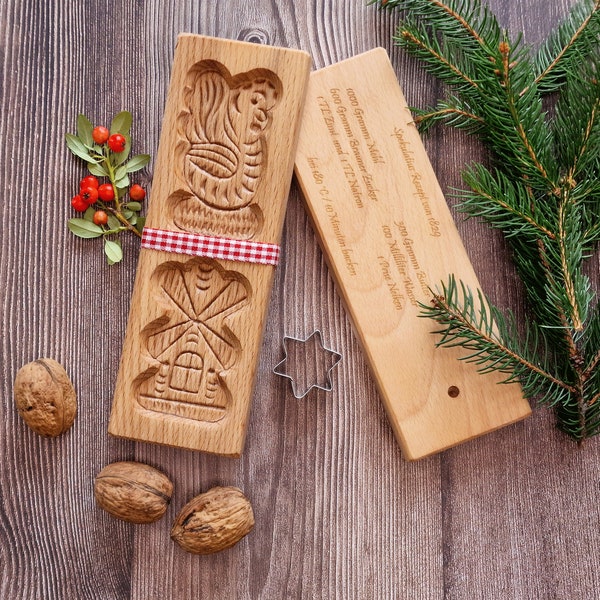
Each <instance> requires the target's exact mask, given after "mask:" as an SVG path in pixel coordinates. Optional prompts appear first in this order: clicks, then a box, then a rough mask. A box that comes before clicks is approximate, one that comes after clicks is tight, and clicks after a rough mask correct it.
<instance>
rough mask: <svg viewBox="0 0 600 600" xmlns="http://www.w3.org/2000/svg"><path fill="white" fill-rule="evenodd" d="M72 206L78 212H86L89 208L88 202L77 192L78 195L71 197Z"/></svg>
mask: <svg viewBox="0 0 600 600" xmlns="http://www.w3.org/2000/svg"><path fill="white" fill-rule="evenodd" d="M71 206H72V207H73V208H74V209H75V210H76V211H77V212H85V211H86V210H87V207H88V204H87V202H86V201H85V200H84V199H83V198H82V197H81V196H80V195H79V194H77V196H73V197H72V198H71Z"/></svg>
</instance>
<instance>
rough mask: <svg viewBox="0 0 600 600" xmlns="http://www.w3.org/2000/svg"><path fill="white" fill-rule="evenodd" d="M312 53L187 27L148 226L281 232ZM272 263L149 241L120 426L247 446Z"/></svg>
mask: <svg viewBox="0 0 600 600" xmlns="http://www.w3.org/2000/svg"><path fill="white" fill-rule="evenodd" d="M309 69H310V57H309V56H308V54H306V53H304V52H300V51H295V50H286V49H281V48H273V47H269V46H261V45H256V44H250V43H243V42H233V41H227V40H220V39H214V38H206V37H201V36H196V35H187V34H185V35H181V36H180V37H179V39H178V44H177V49H176V52H175V57H174V62H173V70H172V74H171V85H170V88H169V94H168V98H167V104H166V109H165V115H164V121H163V126H162V132H161V138H160V144H159V149H158V154H157V158H156V164H155V173H154V179H153V185H152V193H151V199H150V207H149V210H148V215H147V220H146V228H147V231H149V230H150V229H161V230H171V231H177V232H189V233H192V234H202V235H205V236H211V237H213V238H229V239H236V240H249V241H252V242H263V243H269V244H278V243H279V241H280V237H281V230H282V226H283V219H284V215H285V206H286V202H287V196H288V192H289V186H290V182H291V177H292V170H293V161H294V150H295V147H296V142H297V137H298V128H299V116H300V114H301V110H302V104H303V100H304V94H305V89H306V82H307V79H308V73H309ZM273 272H274V267H273V266H271V265H264V264H256V263H247V262H238V261H230V260H217V259H215V258H207V257H204V256H187V255H183V254H176V253H171V252H164V251H160V250H155V249H147V248H142V250H141V251H140V258H139V264H138V269H137V273H136V281H135V286H134V292H133V298H132V304H131V311H130V315H129V321H128V327H127V333H126V337H125V342H124V347H123V354H122V358H121V366H120V370H119V375H118V379H117V384H116V391H115V398H114V402H113V410H112V413H111V418H110V423H109V431H110V433H112V434H114V435H117V436H123V437H128V438H133V439H136V440H144V441H149V442H157V443H161V444H168V445H173V446H180V447H185V448H190V449H196V450H203V451H207V452H213V453H217V454H223V455H230V456H238V455H239V454H240V453H241V451H242V448H243V444H244V438H245V433H246V425H247V420H248V414H249V408H250V401H251V397H252V392H253V386H254V378H255V377H254V376H255V372H256V367H257V364H258V358H259V353H260V347H261V339H262V331H263V326H264V319H265V314H266V309H267V305H268V300H269V295H270V290H271V283H272V277H273Z"/></svg>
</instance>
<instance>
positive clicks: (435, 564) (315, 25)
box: [0, 0, 600, 600]
mask: <svg viewBox="0 0 600 600" xmlns="http://www.w3.org/2000/svg"><path fill="white" fill-rule="evenodd" d="M571 4H572V1H571V0H558V1H557V2H552V3H549V2H547V0H544V1H542V0H527V1H526V2H519V3H516V2H509V1H508V0H491V2H490V6H491V7H492V9H493V10H494V11H495V12H496V14H498V16H499V18H500V20H501V22H502V24H503V25H504V26H506V27H509V28H511V30H513V31H518V30H523V31H524V32H525V40H526V41H528V42H530V43H532V44H537V43H539V41H540V40H541V39H543V37H544V36H545V35H546V33H547V32H548V31H549V30H550V28H551V27H552V26H553V24H554V23H556V21H557V20H558V19H559V17H560V16H561V15H562V14H564V11H565V10H566V9H567V7H568V6H570V5H571ZM97 24H102V27H100V28H99V27H98V26H97ZM394 28H395V17H394V14H393V13H388V12H384V11H379V10H377V9H376V8H375V7H372V6H371V7H367V6H365V3H364V2H362V1H360V0H327V1H326V0H278V1H275V0H256V1H254V2H246V1H241V0H232V1H231V2H227V3H220V2H208V1H205V0H201V1H196V0H180V1H178V2H159V1H158V0H147V1H146V2H141V1H139V2H133V1H124V0H116V1H115V2H111V3H107V2H103V1H100V0H91V1H89V2H59V1H57V0H52V1H48V0H27V1H25V0H7V1H5V2H2V3H0V61H1V63H0V64H1V66H2V67H1V71H0V139H2V140H3V145H2V148H3V149H2V151H1V152H0V189H1V190H2V192H3V197H2V201H1V202H0V217H1V219H0V228H1V237H0V282H1V284H2V294H1V295H0V300H1V304H0V306H1V308H0V313H1V315H2V337H1V340H0V369H1V373H2V377H1V385H2V388H1V396H0V397H1V398H2V402H1V403H0V457H1V462H0V597H2V598H7V599H11V600H12V599H18V600H21V599H23V600H25V599H27V600H29V599H32V600H33V599H36V600H37V599H42V600H88V599H94V600H96V599H97V600H113V599H115V600H116V599H118V600H124V599H132V600H149V599H151V598H152V599H154V598H172V599H176V600H180V599H181V600H187V599H189V600H197V599H199V598H200V599H205V598H206V599H210V600H221V599H222V600H231V599H236V600H237V599H240V600H247V599H252V600H253V599H260V600H272V599H279V598H286V599H287V598H294V599H296V598H297V599H302V600H304V599H306V598H311V599H312V598H315V599H316V598H322V599H327V600H330V599H331V598H342V599H346V598H348V599H356V600H364V599H367V600H371V599H373V600H380V599H386V600H387V599H405V598H410V599H413V598H415V599H428V600H429V599H432V600H437V599H440V598H444V599H452V600H454V599H465V600H472V599H486V600H487V599H488V598H500V599H505V598H506V599H511V600H512V599H513V598H527V599H529V598H532V599H533V598H535V599H538V598H539V599H546V598H556V599H561V600H563V599H564V600H570V599H572V598H578V599H584V600H588V599H589V600H592V599H594V598H595V597H596V596H597V590H598V589H599V588H600V575H599V573H600V557H599V551H598V543H597V539H598V527H599V524H600V513H599V508H598V507H599V506H600V502H599V501H598V500H599V498H598V495H599V489H600V487H599V484H600V473H599V465H600V446H599V443H598V441H597V440H591V441H590V442H589V443H588V444H586V446H584V447H583V448H577V447H576V446H575V445H573V444H572V442H570V441H569V440H567V439H566V438H564V437H563V436H562V435H561V434H559V433H558V432H556V430H555V428H554V425H553V420H552V416H551V414H550V413H549V412H548V411H546V410H539V409H538V410H535V411H534V414H533V416H532V417H531V418H530V419H528V420H527V421H525V422H522V423H519V424H516V425H513V426H510V427H507V428H504V429H502V430H499V431H497V432H494V433H492V434H489V435H486V436H484V437H481V438H479V439H477V440H474V441H472V442H469V443H467V444H464V445H461V446H459V447H457V448H454V449H452V450H448V451H446V452H444V453H442V454H440V455H437V456H434V457H431V458H428V459H425V460H424V461H419V462H417V463H408V462H406V461H404V460H403V459H402V457H401V454H400V449H399V447H398V444H397V443H396V440H395V439H394V435H393V433H392V429H391V427H390V425H389V423H388V421H387V418H386V415H385V412H384V410H383V407H382V405H381V401H380V399H379V397H378V395H377V392H376V389H375V385H374V383H373V380H372V379H371V377H370V375H369V372H368V369H367V366H366V363H365V361H364V358H363V355H362V353H361V351H360V348H359V345H358V343H357V341H356V339H355V337H354V336H353V333H352V329H351V326H350V322H349V320H348V318H347V316H346V314H345V312H344V309H343V307H342V304H341V301H340V299H339V297H338V295H337V292H336V289H335V286H334V283H333V281H332V279H331V276H330V274H329V272H328V270H327V267H326V265H325V263H324V260H323V257H322V255H321V253H320V251H319V248H318V244H317V241H316V238H315V235H314V233H313V231H312V229H311V226H310V225H309V223H308V219H307V216H306V213H305V211H304V208H303V206H302V201H301V198H300V195H299V192H298V189H297V187H296V186H294V187H293V189H292V192H291V196H290V200H289V204H288V212H287V216H286V220H285V224H284V235H283V250H284V254H283V261H282V263H281V265H280V267H278V269H277V270H276V273H275V278H274V288H273V295H272V298H271V303H270V306H269V312H268V317H267V323H266V330H265V338H264V341H263V345H262V348H261V354H260V362H259V368H258V373H257V383H256V389H255V395H254V399H253V407H252V410H251V413H250V422H249V428H248V435H247V442H246V447H245V450H244V453H243V455H242V457H241V458H240V459H229V458H223V457H216V456H211V455H207V454H203V453H199V452H191V451H186V450H181V449H173V448H167V447H162V446H158V445H153V444H145V443H134V442H130V441H124V440H120V439H115V438H112V437H110V436H109V435H108V434H107V425H108V417H109V412H110V407H111V401H112V396H113V393H114V385H115V379H116V373H117V370H118V364H119V355H120V352H121V347H122V343H123V337H124V333H125V328H126V321H127V313H128V308H129V301H130V297H131V293H132V289H133V275H134V270H135V266H136V264H137V258H138V243H137V241H136V240H133V239H132V240H130V241H128V242H127V243H126V244H125V262H124V263H123V264H122V265H121V266H118V267H111V268H109V267H106V266H105V264H104V259H103V257H102V253H101V249H100V248H99V246H98V245H97V244H94V243H93V241H83V240H77V239H75V238H73V237H72V236H70V235H69V234H68V233H67V231H66V226H65V223H66V219H67V218H68V217H69V216H71V212H70V208H69V199H70V196H71V195H72V194H73V193H74V189H75V188H76V187H77V184H78V180H79V178H80V177H81V176H82V175H83V173H84V170H83V167H82V165H81V164H80V163H79V162H78V161H76V160H74V159H73V158H72V157H71V156H70V155H69V154H68V152H67V150H66V148H65V146H64V144H63V135H64V132H65V131H73V129H74V127H75V118H76V115H77V113H78V112H84V113H85V114H87V115H88V116H89V117H90V118H91V119H92V120H94V121H98V122H106V121H108V120H109V119H110V117H111V116H112V115H113V114H115V113H116V112H117V111H119V110H120V109H129V110H131V111H132V112H133V114H134V125H133V135H134V140H135V142H134V144H135V146H136V147H135V148H134V151H137V152H144V151H148V152H150V153H152V154H153V155H155V154H156V149H157V146H158V138H159V134H160V131H161V121H162V114H163V111H164V106H165V101H166V94H167V88H168V81H169V76H170V69H171V64H172V59H173V51H174V47H175V40H176V37H177V35H178V34H179V33H180V32H184V31H187V32H192V33H201V34H205V35H218V36H223V37H226V38H230V39H245V40H248V41H250V40H252V41H257V42H268V43H270V44H276V45H283V46H289V47H292V48H298V49H303V50H306V51H308V52H309V53H310V54H311V55H312V56H313V62H314V66H315V67H322V66H325V65H328V64H331V63H333V62H335V61H337V60H341V59H344V58H348V57H350V56H353V55H355V54H358V53H359V52H363V51H366V50H369V49H371V48H374V47H376V46H383V47H385V48H386V49H387V50H388V52H389V54H390V56H391V59H392V64H393V65H394V68H395V70H396V73H397V75H398V78H399V80H400V83H401V85H402V88H403V90H404V93H405V95H406V98H407V101H408V103H409V105H417V106H422V105H426V104H428V103H432V102H433V101H434V100H435V99H436V97H437V95H438V94H439V93H440V89H439V87H438V85H437V84H436V83H435V82H433V81H432V80H431V79H430V78H428V77H426V76H424V75H423V74H422V72H421V70H420V69H419V67H418V65H417V64H416V63H415V62H414V61H412V60H410V59H408V58H407V57H406V56H405V55H404V54H402V53H401V52H400V51H399V50H398V49H397V48H396V47H395V46H393V44H392V41H391V36H392V34H393V31H394ZM393 109H394V107H390V110H393ZM425 145H426V148H427V151H428V154H429V157H430V159H431V161H432V164H433V167H434V170H435V172H436V174H437V177H438V180H439V181H440V184H441V186H442V188H443V191H444V192H445V194H446V197H447V199H448V202H449V204H450V206H451V209H452V211H453V213H454V200H453V199H452V197H451V194H449V193H448V192H449V190H450V189H451V188H452V187H457V186H460V170H461V168H462V166H463V165H464V164H465V163H466V162H467V161H469V160H472V159H481V158H485V156H484V154H483V153H482V151H481V148H480V147H479V146H478V144H476V143H475V142H474V141H473V140H472V139H470V138H467V137H465V136H463V135H459V134H457V133H456V132H454V131H449V130H443V129H440V130H436V131H434V132H432V134H431V135H430V137H428V138H427V139H426V140H425ZM151 177H152V169H148V170H145V171H143V172H142V173H141V174H140V178H139V179H138V181H139V182H140V183H143V184H149V183H150V181H151ZM454 214H455V213H454ZM455 216H456V214H455ZM456 223H457V227H458V229H459V232H460V233H461V236H462V239H463V242H464V245H465V248H466V250H467V253H468V254H469V256H470V259H471V262H472V264H473V266H474V269H475V272H476V274H477V276H478V279H479V281H480V283H481V285H482V288H483V289H484V290H485V291H486V292H487V293H488V294H489V295H490V296H491V297H492V299H493V300H494V301H496V302H498V304H500V305H501V306H507V307H510V308H512V309H513V310H515V311H516V312H517V314H523V306H522V295H521V293H520V288H519V284H518V282H517V280H516V277H515V274H514V270H513V268H512V266H511V264H510V259H509V256H508V254H507V251H506V247H505V245H504V242H503V241H502V239H501V238H500V236H499V235H496V234H490V232H489V230H488V229H487V228H486V227H485V226H483V225H481V224H480V223H477V222H475V221H467V222H465V221H463V220H462V219H461V218H460V217H457V218H456ZM594 279H595V281H597V280H598V276H597V274H596V275H595V276H594ZM317 327H318V328H320V329H321V330H322V331H323V334H324V341H325V343H326V344H327V345H328V346H329V347H332V348H334V349H336V350H338V351H341V352H343V354H344V358H343V361H342V363H340V365H339V367H338V368H337V369H336V373H335V376H334V391H333V392H331V393H329V394H326V393H315V394H313V393H311V395H309V396H307V397H306V398H305V399H304V400H302V401H296V400H295V399H294V398H293V397H292V395H291V393H290V390H289V387H288V382H286V381H285V380H280V379H279V378H276V377H275V376H274V375H273V374H272V372H271V370H272V368H273V366H274V365H275V364H276V363H277V362H278V361H279V360H280V359H281V358H282V347H281V340H282V337H283V335H284V334H286V333H288V334H295V335H298V336H305V335H308V334H310V333H311V332H312V330H313V329H314V328H317ZM40 356H50V357H52V358H55V359H57V360H59V361H60V362H61V363H62V364H63V365H64V366H65V367H66V369H67V372H68V373H69V374H70V376H71V378H72V379H73V381H74V383H75V385H76V388H77V390H78V393H79V413H78V417H77V419H76V421H75V424H74V426H73V428H72V429H71V430H70V431H69V432H67V433H66V434H65V435H64V436H62V437H60V438H58V439H56V440H46V439H42V438H39V437H38V436H36V435H35V434H33V433H32V432H30V431H29V430H28V429H27V428H26V426H25V425H24V424H23V423H22V422H21V420H20V419H19V417H18V416H17V414H16V411H15V410H14V407H13V405H12V379H13V377H14V374H15V373H16V371H17V369H18V368H19V367H20V366H21V365H22V364H24V363H25V362H28V361H29V360H32V359H35V358H37V357H40ZM115 460H141V461H144V462H147V463H149V464H151V465H154V466H156V467H158V468H160V469H161V470H163V471H164V472H165V473H166V474H167V475H168V476H169V477H170V478H171V480H172V481H173V482H174V484H175V492H174V496H173V500H172V503H171V506H170V508H169V510H168V511H167V515H166V516H165V518H164V519H163V520H161V521H160V522H158V523H156V524H153V525H149V526H132V525H128V524H126V523H121V522H118V521H116V520H115V519H113V518H111V517H110V516H109V515H107V514H105V513H103V512H102V511H101V510H100V509H99V508H97V507H96V506H95V503H94V500H93V479H94V476H95V475H96V474H97V473H98V472H99V471H100V470H101V469H102V467H104V466H105V465H106V464H108V463H109V462H113V461H115ZM216 484H221V485H236V486H238V487H240V488H241V489H242V490H243V491H244V492H245V493H246V495H247V496H248V497H249V498H250V500H251V502H252V504H253V507H254V513H255V518H256V526H255V529H254V530H253V532H252V533H251V534H250V535H249V536H248V537H247V538H245V539H244V540H243V541H242V542H241V543H240V544H239V545H238V546H236V547H235V548H233V549H232V550H229V551H227V552H225V553H222V554H219V555H215V556H212V557H197V556H191V555H188V554H186V553H184V552H182V551H180V550H179V549H178V548H177V547H175V546H174V544H173V543H172V542H171V541H170V539H169V530H170V527H171V524H172V522H173V520H174V518H175V515H176V513H177V512H178V510H179V509H180V508H181V507H182V506H183V505H184V504H185V502H186V501H187V500H189V499H190V498H191V497H192V496H194V495H196V494H197V493H199V492H201V491H204V490H205V489H207V488H209V487H211V486H212V485H216Z"/></svg>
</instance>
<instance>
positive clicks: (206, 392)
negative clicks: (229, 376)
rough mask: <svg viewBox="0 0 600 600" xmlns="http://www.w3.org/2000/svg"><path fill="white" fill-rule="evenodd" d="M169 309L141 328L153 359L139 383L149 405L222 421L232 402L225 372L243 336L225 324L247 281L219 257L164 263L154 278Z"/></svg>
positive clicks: (239, 304) (140, 394) (243, 297)
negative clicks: (212, 259) (225, 264)
mask: <svg viewBox="0 0 600 600" xmlns="http://www.w3.org/2000/svg"><path fill="white" fill-rule="evenodd" d="M153 278H154V279H155V281H156V284H157V286H158V288H159V290H160V301H161V304H163V305H164V307H165V312H164V313H163V314H162V315H161V316H160V317H158V318H157V319H156V320H154V321H152V322H151V323H150V324H149V325H148V326H146V327H145V328H144V329H143V331H142V336H143V339H144V340H145V347H146V349H147V351H148V353H149V354H150V356H151V357H152V359H153V364H152V365H151V366H150V367H149V368H148V369H147V370H146V371H144V373H142V374H141V375H139V376H138V378H137V379H136V381H135V382H134V385H135V386H136V387H137V390H138V401H139V403H140V404H141V405H142V406H143V407H144V408H147V409H150V410H154V411H158V412H161V413H169V414H175V415H178V416H181V417H186V418H190V419H196V420H201V421H218V420H219V419H221V418H222V417H223V416H224V413H225V411H226V410H227V408H228V406H229V403H230V401H231V398H230V394H229V390H228V388H227V384H226V371H227V370H228V369H229V368H231V366H232V365H233V364H235V362H236V358H237V353H238V352H239V350H240V348H239V341H238V339H237V338H236V337H235V335H234V334H233V333H232V331H231V330H230V329H229V327H228V326H227V325H226V321H227V319H228V318H229V317H230V316H231V315H233V314H234V313H236V312H237V311H239V310H240V309H241V308H242V307H243V306H244V304H245V303H246V302H247V299H248V296H249V290H248V288H249V286H248V283H247V282H246V281H245V279H244V278H242V277H241V276H240V275H239V274H237V273H233V272H231V271H225V270H224V269H222V268H221V267H220V266H219V265H218V264H217V263H216V262H215V261H210V260H205V259H192V260H189V261H188V262H186V263H177V262H172V263H165V264H163V265H161V266H160V267H158V269H157V270H156V272H155V274H154V277H153Z"/></svg>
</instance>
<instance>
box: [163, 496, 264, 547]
mask: <svg viewBox="0 0 600 600" xmlns="http://www.w3.org/2000/svg"><path fill="white" fill-rule="evenodd" d="M253 527H254V513H253V512H252V506H251V505H250V502H249V501H248V499H247V498H246V496H244V494H243V493H242V492H241V490H239V489H238V488H235V487H214V488H212V489H210V490H208V491H207V492H205V493H204V494H200V495H199V496H196V497H195V498H192V500H190V501H189V502H188V503H187V504H186V505H185V506H184V507H183V508H182V509H181V512H180V513H179V515H178V517H177V519H176V520H175V523H174V525H173V528H172V529H171V538H172V539H173V540H174V541H175V542H177V543H178V544H179V545H180V546H181V547H182V548H183V549H184V550H186V551H187V552H191V553H193V554H213V553H214V552H220V551H221V550H225V549H227V548H231V546H234V545H235V544H237V543H238V542H239V541H240V540H241V539H242V538H243V537H244V536H245V535H247V534H248V533H250V531H251V530H252V528H253Z"/></svg>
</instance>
